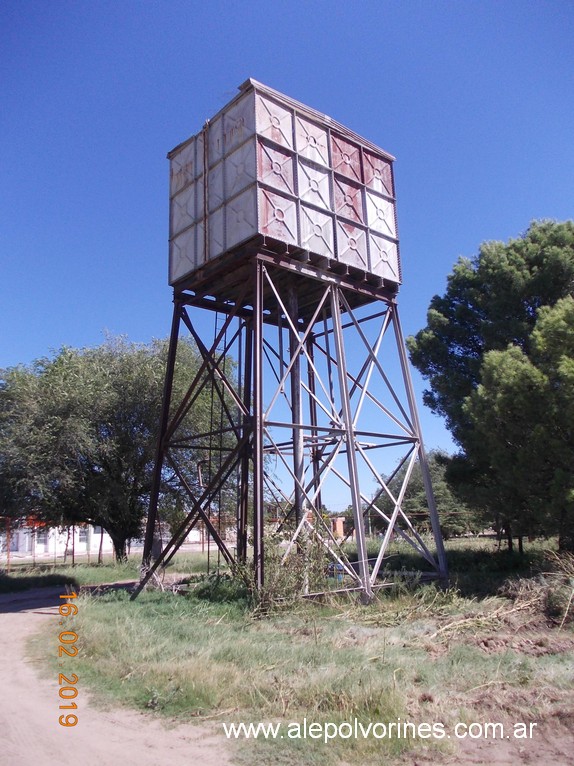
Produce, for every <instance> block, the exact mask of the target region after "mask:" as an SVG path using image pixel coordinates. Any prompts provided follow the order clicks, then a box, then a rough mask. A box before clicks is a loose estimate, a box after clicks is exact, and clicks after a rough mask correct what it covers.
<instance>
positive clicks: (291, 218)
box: [259, 189, 297, 245]
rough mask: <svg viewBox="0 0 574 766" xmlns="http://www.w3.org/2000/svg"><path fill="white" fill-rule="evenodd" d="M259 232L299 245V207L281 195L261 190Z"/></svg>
mask: <svg viewBox="0 0 574 766" xmlns="http://www.w3.org/2000/svg"><path fill="white" fill-rule="evenodd" d="M259 231H260V233H261V234H264V235H266V236H268V237H273V238H274V239H278V240H280V241H281V242H287V243H288V244H291V245H296V244H297V206H296V204H295V202H294V200H291V199H288V198H287V197H283V196H282V195H280V194H275V193H274V192H270V191H267V190H266V189H260V190H259Z"/></svg>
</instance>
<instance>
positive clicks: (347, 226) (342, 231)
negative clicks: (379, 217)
mask: <svg viewBox="0 0 574 766" xmlns="http://www.w3.org/2000/svg"><path fill="white" fill-rule="evenodd" d="M337 259H338V260H339V261H340V262H341V263H346V264H348V265H349V266H356V267H357V268H359V269H363V270H364V271H369V270H370V269H369V257H368V248H367V231H366V229H364V228H362V227H360V226H354V225H353V224H351V223H347V222H346V221H341V220H338V221H337Z"/></svg>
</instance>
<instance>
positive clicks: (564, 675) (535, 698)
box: [43, 541, 574, 766]
mask: <svg viewBox="0 0 574 766" xmlns="http://www.w3.org/2000/svg"><path fill="white" fill-rule="evenodd" d="M449 548H450V553H449V558H450V561H451V571H452V578H451V587H450V588H449V589H448V590H441V589H439V588H438V587H437V586H436V585H433V584H431V585H421V584H420V583H417V582H416V581H411V582H410V584H406V585H405V584H403V583H401V582H400V581H399V580H397V582H396V583H394V584H393V585H392V586H391V587H389V588H386V589H384V590H381V591H379V593H378V595H377V598H376V600H375V601H374V602H373V603H372V604H370V605H369V606H362V605H360V604H359V603H358V602H357V600H356V598H355V597H352V596H330V597H326V598H325V599H323V601H322V602H318V601H314V602H309V601H301V600H298V599H296V598H292V599H289V600H287V601H284V600H281V599H279V598H273V594H272V593H271V594H269V593H268V594H267V597H266V599H265V601H264V602H263V603H261V602H260V603H259V604H257V605H254V604H253V603H251V602H250V601H249V600H248V598H247V596H246V593H245V589H244V588H243V587H242V586H241V585H239V586H238V585H236V584H235V583H233V582H231V581H229V580H228V579H227V578H225V577H223V578H219V579H217V578H215V579H213V578H212V579H205V578H203V579H198V580H193V578H191V580H192V581H191V583H190V584H189V585H188V588H187V589H186V590H185V592H184V593H183V594H182V593H176V592H172V591H171V590H170V589H169V588H168V589H166V590H164V591H161V590H155V591H153V590H149V591H146V592H143V593H142V594H141V595H140V596H139V597H138V599H137V600H136V601H134V602H130V601H129V593H127V592H125V591H121V590H119V591H112V592H107V593H99V594H96V595H93V594H92V595H89V594H87V595H84V596H82V597H81V598H80V599H79V600H78V602H77V603H78V607H79V611H78V614H77V616H76V617H74V618H73V622H72V621H70V622H69V626H70V627H69V629H70V630H74V631H76V632H77V634H78V646H79V649H80V652H79V656H78V657H77V658H74V659H73V662H72V664H73V668H72V666H71V665H70V670H73V672H74V673H76V674H77V675H78V676H79V677H80V678H81V679H82V683H83V684H87V685H88V686H89V687H90V688H91V689H92V690H93V691H94V694H95V700H96V701H98V700H99V701H101V702H102V703H103V704H107V705H109V702H110V700H113V701H114V702H116V703H117V704H122V705H128V706H132V707H136V708H139V709H142V710H148V711H155V712H156V713H157V714H161V715H165V716H168V717H170V718H171V719H173V720H178V721H189V720H193V719H197V720H206V719H207V720H213V721H217V722H220V721H226V722H230V721H236V722H239V721H244V722H250V721H252V722H258V721H274V722H277V721H283V722H285V723H286V724H287V723H290V722H301V721H302V720H303V718H306V719H307V720H308V721H317V722H334V723H340V722H343V721H349V720H353V719H354V718H355V717H356V718H357V719H359V720H360V721H362V722H364V724H365V725H367V724H368V723H369V722H376V721H382V722H390V721H398V720H399V719H400V720H401V721H413V722H415V723H419V722H429V723H433V722H442V723H444V724H445V726H447V727H448V726H450V725H454V723H455V722H457V721H463V722H464V721H466V722H469V723H470V722H473V721H502V722H504V721H506V720H508V721H525V722H526V721H537V722H541V721H545V720H551V719H553V718H561V719H562V720H567V719H568V720H570V721H574V696H573V695H574V664H573V659H572V658H573V650H574V631H573V618H574V614H573V613H574V606H573V605H572V601H571V599H572V590H573V588H574V558H572V557H568V556H561V557H558V556H557V555H556V554H555V553H552V552H548V551H543V550H542V549H540V548H533V549H532V550H531V551H530V552H529V553H527V555H526V556H525V557H518V558H516V557H513V556H509V555H508V554H507V553H506V552H505V551H497V550H496V549H495V548H494V545H493V543H492V542H491V541H488V542H486V543H484V542H483V543H480V544H477V543H474V542H468V541H466V542H464V541H463V542H461V541H455V542H454V543H453V544H451V545H449ZM199 564H200V562H199V561H198V560H197V559H193V560H188V561H187V562H185V561H179V562H176V564H175V565H174V568H176V569H177V570H178V571H180V572H181V571H182V570H185V567H186V566H187V571H188V572H192V571H194V570H195V571H197V569H198V567H199ZM122 574H123V573H122ZM118 579H122V578H118ZM187 579H188V580H189V579H190V578H187ZM52 640H54V637H53V636H52ZM43 646H44V649H45V646H46V644H45V642H44V644H43ZM55 654H56V653H55V652H54V656H55ZM451 747H453V745H452V744H451V743H449V742H445V741H433V742H429V741H428V740H425V741H421V740H418V741H415V740H413V739H409V738H397V737H394V738H392V739H386V740H376V739H374V738H372V737H371V738H367V739H357V740H355V739H347V740H342V739H338V740H333V741H331V742H330V743H329V745H328V746H325V745H324V744H323V743H322V742H320V741H313V740H310V739H307V740H305V741H302V740H289V739H283V740H281V739H278V740H274V741H263V740H257V742H254V741H253V740H249V741H248V742H244V743H243V747H242V746H241V745H239V748H238V750H237V752H236V761H237V762H238V763H242V762H243V761H245V763H247V762H249V763H251V764H267V763H270V762H273V763H277V764H282V763H284V764H288V763H289V764H291V763H293V762H294V761H295V762H297V763H298V764H303V765H305V764H315V765H316V766H328V765H329V764H342V763H361V764H363V765H364V766H369V765H370V764H375V763H376V764H380V763H381V762H383V761H384V762H389V763H392V762H404V760H403V759H404V758H405V754H406V753H420V754H422V755H424V752H426V753H427V754H429V752H430V755H431V756H432V758H433V759H437V760H438V759H439V758H440V757H441V754H442V755H444V754H445V753H448V751H449V748H451ZM433 753H434V754H433Z"/></svg>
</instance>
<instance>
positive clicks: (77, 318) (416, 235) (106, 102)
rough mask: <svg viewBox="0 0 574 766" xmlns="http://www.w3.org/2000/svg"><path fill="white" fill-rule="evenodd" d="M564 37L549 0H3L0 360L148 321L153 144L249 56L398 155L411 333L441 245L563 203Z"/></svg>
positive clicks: (430, 424)
mask: <svg viewBox="0 0 574 766" xmlns="http://www.w3.org/2000/svg"><path fill="white" fill-rule="evenodd" d="M573 39H574V4H573V3H572V2H570V1H568V2H566V1H563V2H561V1H560V0H546V1H544V2H542V1H540V2H531V1H528V0H524V1H523V2H516V1H515V0H507V1H506V2H493V1H492V0H484V1H483V2H470V1H468V0H467V1H464V0H461V1H459V2H443V1H441V0H438V1H437V2H430V0H428V1H427V2H414V1H409V0H406V1H405V0H403V1H402V2H398V1H397V2H386V1H385V0H379V1H374V0H373V1H372V2H371V1H364V2H357V3H354V4H350V3H348V2H339V0H332V1H331V2H327V1H326V0H322V1H319V2H317V1H316V2H301V1H300V0H293V1H292V2H275V3H269V2H265V3H263V2H244V3H235V4H232V3H229V2H220V1H219V0H216V1H215V2H207V1H206V0H204V2H193V1H191V0H188V1H187V2H184V1H183V0H164V1H163V2H159V1H156V2H151V1H150V0H148V1H143V0H140V1H137V2H136V0H123V2H118V1H117V0H116V1H115V2H108V0H91V1H90V2H86V1H85V0H77V1H76V2H71V1H70V0H51V2H47V1H43V2H39V1H37V0H4V2H3V3H1V4H0V139H1V150H0V259H1V260H0V263H1V276H0V306H1V309H0V311H1V313H0V317H1V321H0V367H6V366H11V365H15V364H17V363H19V362H24V363H27V362H30V361H31V360H32V359H34V358H37V357H41V356H44V355H46V354H48V353H50V351H51V350H53V349H57V348H59V347H60V346H62V345H71V346H90V345H96V344H99V343H100V342H102V340H103V338H104V332H106V331H108V332H111V333H112V334H123V335H126V336H127V337H128V338H129V339H131V340H134V341H144V342H145V341H148V340H150V339H151V338H152V337H164V336H166V335H167V334H168V331H169V325H170V321H171V291H170V289H169V287H168V285H167V254H168V253H167V235H168V163H167V160H166V159H165V155H166V153H167V152H168V151H169V150H170V149H172V148H173V147H174V146H175V145H176V144H178V143H180V142H181V141H183V140H185V139H186V138H187V137H188V136H190V135H192V134H194V133H196V132H197V131H198V130H199V129H200V128H201V126H202V125H203V122H204V121H205V120H206V119H207V118H209V117H211V116H212V115H213V114H214V113H215V112H216V111H218V110H219V109H220V108H221V107H222V106H223V105H224V104H225V103H226V102H227V101H229V100H230V98H232V97H233V95H234V94H235V93H236V89H237V86H239V85H240V84H241V83H242V82H243V81H244V80H246V79H247V78H248V77H254V78H256V79H258V80H260V81H262V82H264V83H266V84H267V85H270V86H271V87H273V88H276V89H278V90H280V91H283V92H284V93H286V94H288V95H289V96H291V97H293V98H296V99H298V100H299V101H302V102H304V103H306V104H308V105H309V106H311V107H313V108H315V109H318V110H320V111H322V112H324V113H326V114H328V115H330V116H331V117H333V118H334V119H336V120H337V121H339V122H342V123H343V124H345V125H347V126H348V127H350V128H351V129H353V130H355V131H356V132H357V133H359V134H361V135H363V136H364V137H366V138H367V139H369V140H371V141H372V142H373V143H375V144H378V145H379V146H381V147H382V148H383V149H385V150H387V151H388V152H390V153H391V154H393V155H395V156H396V157H397V162H396V165H395V173H396V184H397V206H398V220H399V234H400V238H401V253H402V264H403V287H402V289H401V293H400V307H401V316H402V322H403V328H404V330H405V333H406V334H410V333H414V332H416V331H417V330H418V329H420V328H421V327H422V326H423V325H424V323H425V316H426V310H427V307H428V304H429V301H430V299H431V298H432V296H433V295H434V294H435V293H442V292H443V291H444V288H445V282H446V276H447V274H448V273H449V272H450V270H451V268H452V266H453V264H454V262H455V260H456V259H457V258H458V256H459V255H467V256H472V255H474V254H475V253H476V252H477V249H478V246H479V244H480V243H481V242H483V241H485V240H492V239H502V240H507V239H509V238H511V237H515V236H517V235H519V234H520V233H521V232H523V231H525V229H526V228H527V227H528V225H529V223H530V221H531V220H533V219H539V218H553V219H557V220H565V219H567V218H572V217H573V215H574V212H573V211H574V205H573V203H574V148H573V142H574V99H573V98H572V94H573V93H574V45H573V44H572V40H573ZM415 381H416V387H417V391H418V393H419V399H420V392H421V391H422V388H423V383H422V381H421V380H420V378H419V377H418V376H416V375H415ZM422 414H423V417H422V421H423V431H424V435H425V441H426V443H427V446H428V447H434V446H443V447H446V448H449V447H450V440H449V437H448V434H447V432H446V431H445V430H444V428H443V426H442V423H441V421H440V420H439V419H438V418H435V417H433V416H432V415H431V414H430V413H428V412H424V413H422Z"/></svg>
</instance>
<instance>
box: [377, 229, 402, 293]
mask: <svg viewBox="0 0 574 766" xmlns="http://www.w3.org/2000/svg"><path fill="white" fill-rule="evenodd" d="M369 246H370V260H371V263H370V271H371V273H373V274H376V275H377V276H379V277H383V278H384V279H388V280H389V281H391V282H396V283H397V284H398V283H399V282H400V281H401V272H400V266H399V253H398V247H397V245H396V243H395V242H390V241H389V240H387V239H385V238H384V237H379V236H378V235H377V234H373V233H371V234H370V235H369Z"/></svg>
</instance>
